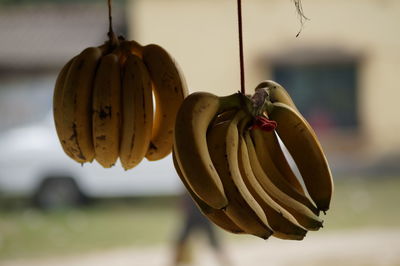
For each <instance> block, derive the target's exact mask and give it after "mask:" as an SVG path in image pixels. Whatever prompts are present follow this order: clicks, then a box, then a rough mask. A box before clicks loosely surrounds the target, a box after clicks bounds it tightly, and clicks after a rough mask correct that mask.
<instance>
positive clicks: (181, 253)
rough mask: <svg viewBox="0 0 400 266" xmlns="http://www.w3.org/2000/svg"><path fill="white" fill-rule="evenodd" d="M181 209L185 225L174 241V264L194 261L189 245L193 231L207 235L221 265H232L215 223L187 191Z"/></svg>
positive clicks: (182, 199)
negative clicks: (205, 214) (204, 213)
mask: <svg viewBox="0 0 400 266" xmlns="http://www.w3.org/2000/svg"><path fill="white" fill-rule="evenodd" d="M180 201H181V202H180V205H181V206H180V209H181V210H182V213H183V225H182V227H181V229H180V231H179V233H178V235H177V239H176V240H175V243H174V251H173V252H174V254H173V255H174V257H173V260H174V261H173V264H172V265H173V266H178V265H190V264H192V262H193V252H194V250H193V249H191V247H190V246H189V239H190V236H192V235H193V233H196V232H200V233H202V234H204V235H206V237H207V240H208V242H209V244H210V247H211V249H212V251H213V253H214V254H215V255H216V258H217V260H218V262H219V264H220V265H221V266H231V265H232V264H231V262H230V260H229V258H228V256H227V255H226V251H225V249H224V248H223V246H222V244H221V241H220V239H219V237H218V234H217V232H216V231H215V227H214V225H213V224H212V223H211V222H210V221H209V220H208V219H207V218H206V217H205V216H204V215H203V214H202V213H201V212H200V210H199V209H198V208H197V206H196V205H195V203H194V201H193V200H192V198H191V197H190V195H189V194H188V193H187V192H184V194H182V196H181V200H180Z"/></svg>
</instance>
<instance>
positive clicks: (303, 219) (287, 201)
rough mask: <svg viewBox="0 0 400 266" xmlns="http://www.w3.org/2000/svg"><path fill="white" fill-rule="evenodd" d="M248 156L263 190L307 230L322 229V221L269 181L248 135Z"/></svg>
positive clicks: (246, 135) (246, 137)
mask: <svg viewBox="0 0 400 266" xmlns="http://www.w3.org/2000/svg"><path fill="white" fill-rule="evenodd" d="M244 137H245V141H246V146H247V149H248V154H249V158H250V165H251V168H252V170H253V173H254V175H255V177H256V178H257V180H258V182H259V183H260V185H261V186H262V187H263V189H264V190H265V191H266V192H267V193H268V194H269V195H270V196H271V197H272V198H273V199H274V200H275V201H276V202H277V203H278V204H279V205H281V206H282V207H284V208H285V209H286V210H287V211H288V212H290V213H291V214H292V215H293V216H294V217H295V218H296V220H297V222H298V223H299V224H300V225H301V226H303V227H304V228H305V229H307V230H318V229H319V228H320V227H322V220H321V219H320V218H319V217H318V216H317V215H316V214H315V213H313V212H312V211H311V210H310V209H309V208H308V207H307V206H305V205H304V204H302V203H301V202H299V201H297V200H295V199H293V198H292V197H290V196H289V195H287V194H286V193H285V192H283V191H281V190H280V189H279V188H278V187H276V186H275V184H274V182H272V181H271V179H270V177H269V176H268V175H267V174H266V173H265V172H264V170H263V169H262V167H261V165H260V162H259V161H258V158H257V153H256V151H255V148H254V145H253V142H252V140H251V137H250V134H249V133H245V135H244Z"/></svg>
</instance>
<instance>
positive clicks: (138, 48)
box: [121, 40, 143, 58]
mask: <svg viewBox="0 0 400 266" xmlns="http://www.w3.org/2000/svg"><path fill="white" fill-rule="evenodd" d="M121 47H122V48H123V49H124V50H127V51H128V52H129V53H130V54H134V55H136V56H138V57H140V58H142V54H143V46H142V45H140V44H139V43H138V42H136V41H133V40H131V41H122V42H121Z"/></svg>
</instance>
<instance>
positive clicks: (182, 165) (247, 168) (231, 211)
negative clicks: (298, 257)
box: [173, 81, 333, 240]
mask: <svg viewBox="0 0 400 266" xmlns="http://www.w3.org/2000/svg"><path fill="white" fill-rule="evenodd" d="M269 119H271V120H269ZM277 136H279V137H280V138H281V140H282V142H283V143H284V144H285V146H286V147H287V149H288V150H289V152H290V154H291V155H292V157H293V159H294V161H295V162H296V164H297V167H298V169H299V171H300V173H301V176H302V180H303V183H304V186H303V185H302V182H301V181H300V180H299V179H298V177H297V176H296V175H295V174H294V173H293V170H292V168H291V166H290V165H289V163H288V161H287V159H286V157H285V155H284V153H283V152H282V148H281V146H280V143H279V142H278V137H277ZM173 159H174V165H175V168H176V170H177V173H178V175H179V176H180V178H181V180H182V182H183V183H184V185H185V187H186V188H187V190H188V191H189V192H190V194H191V195H192V198H193V199H194V201H195V202H196V203H197V205H198V207H199V208H200V209H201V211H202V212H203V214H204V215H206V216H207V217H208V218H209V219H210V220H211V221H213V222H214V223H215V224H216V225H218V226H220V227H221V228H223V229H225V230H227V231H229V232H232V233H245V234H252V235H255V236H258V237H261V238H264V239H266V238H268V237H269V236H271V235H273V236H275V237H278V238H281V239H293V240H301V239H303V238H304V236H305V235H306V233H307V231H310V230H312V231H315V230H318V229H319V228H320V227H322V223H323V221H322V219H321V218H320V217H319V214H320V211H324V212H325V211H327V210H328V209H329V204H330V200H331V197H332V193H333V182H332V177H331V173H330V170H329V166H328V163H327V160H326V158H325V155H324V153H323V151H322V148H321V145H320V144H319V141H318V139H317V137H316V135H315V133H314V131H313V129H312V128H311V127H310V125H309V124H308V123H307V121H306V120H305V119H304V118H303V116H302V115H301V114H300V113H299V112H298V110H297V108H296V107H295V105H294V103H293V101H292V99H291V98H290V96H289V94H288V93H287V92H286V90H285V89H284V88H283V87H282V86H280V85H279V84H277V83H275V82H273V81H265V82H262V83H261V84H260V85H259V86H258V87H257V88H256V93H255V94H254V95H253V96H252V97H248V96H244V95H243V94H241V93H237V94H233V95H231V96H226V97H218V96H215V95H213V94H210V93H205V92H197V93H193V94H191V95H189V96H188V97H187V98H186V99H185V100H184V102H183V104H182V105H181V108H180V110H179V111H178V114H177V120H176V124H175V141H174V151H173Z"/></svg>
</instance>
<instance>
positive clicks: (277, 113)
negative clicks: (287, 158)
mask: <svg viewBox="0 0 400 266" xmlns="http://www.w3.org/2000/svg"><path fill="white" fill-rule="evenodd" d="M270 109H271V110H269V111H268V114H269V116H270V118H271V119H273V120H275V121H276V122H277V123H278V126H277V128H276V130H277V132H278V135H279V137H280V138H281V139H282V142H283V143H284V144H285V146H286V147H287V149H288V150H289V152H290V154H291V155H292V157H293V160H294V161H295V162H296V165H297V167H298V169H299V171H300V173H301V176H302V177H303V180H304V184H305V186H306V188H307V191H308V193H309V194H310V196H311V198H312V199H313V201H314V202H315V204H316V205H317V207H318V209H320V210H322V211H327V210H328V209H329V204H330V201H331V198H332V194H333V181H332V175H331V171H330V169H329V165H328V162H327V160H326V158H325V155H324V152H323V150H322V147H321V145H320V143H319V141H318V139H317V136H316V135H315V132H314V130H313V129H312V128H311V126H310V125H309V124H308V122H307V121H306V120H305V119H304V118H303V117H302V116H301V115H299V113H298V112H296V111H295V110H294V109H293V108H291V107H290V106H288V105H286V104H283V103H273V104H272V105H271V108H270Z"/></svg>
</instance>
